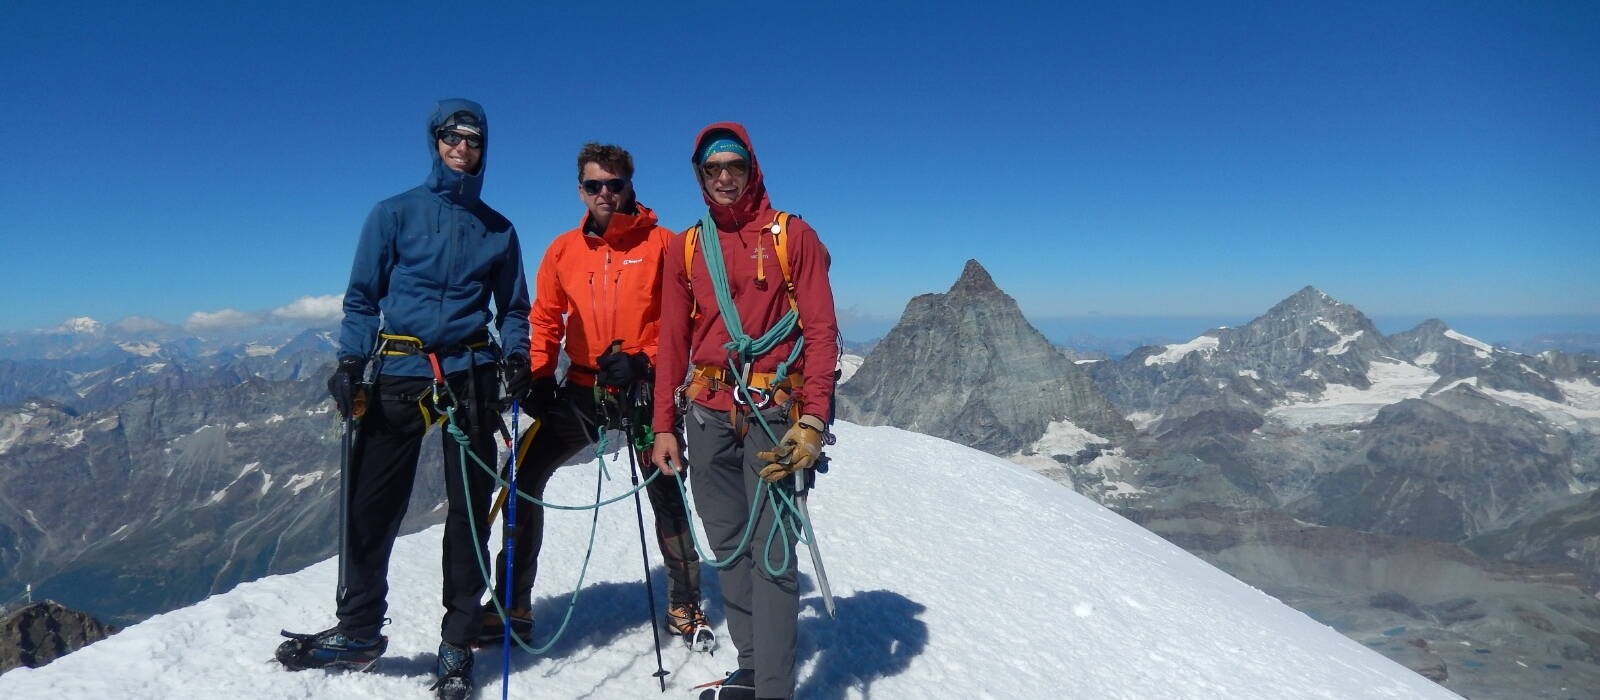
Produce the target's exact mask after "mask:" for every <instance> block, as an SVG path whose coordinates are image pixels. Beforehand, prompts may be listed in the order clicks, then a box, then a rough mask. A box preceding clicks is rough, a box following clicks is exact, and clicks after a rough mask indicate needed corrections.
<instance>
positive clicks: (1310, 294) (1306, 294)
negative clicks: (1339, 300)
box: [1289, 284, 1333, 304]
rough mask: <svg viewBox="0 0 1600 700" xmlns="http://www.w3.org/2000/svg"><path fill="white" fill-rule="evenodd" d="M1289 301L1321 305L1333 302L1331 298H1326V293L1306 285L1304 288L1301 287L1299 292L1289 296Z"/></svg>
mask: <svg viewBox="0 0 1600 700" xmlns="http://www.w3.org/2000/svg"><path fill="white" fill-rule="evenodd" d="M1289 301H1301V302H1311V301H1314V302H1321V303H1324V304H1327V303H1330V302H1333V297H1330V296H1328V293H1327V292H1324V291H1322V290H1320V289H1317V288H1316V287H1313V286H1311V285H1309V284H1308V285H1306V286H1304V287H1301V288H1300V291H1298V292H1295V293H1294V294H1292V295H1290V297H1289Z"/></svg>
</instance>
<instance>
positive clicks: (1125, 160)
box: [0, 2, 1600, 331]
mask: <svg viewBox="0 0 1600 700" xmlns="http://www.w3.org/2000/svg"><path fill="white" fill-rule="evenodd" d="M1327 4H1328V3H1310V4H1299V3H1258V4H1243V3H1184V2H1175V3H1165V2H1163V3H1115V4H1112V3H1104V4H1096V5H1092V6H1085V7H1079V6H1073V5H1071V4H1068V5H1065V6H1061V5H1056V4H1050V5H1040V6H1036V7H1032V8H1030V7H1029V6H1026V5H1024V4H1010V3H1008V4H1004V5H1000V6H993V7H992V8H991V7H985V6H981V5H980V4H978V3H960V4H959V5H957V6H954V7H944V6H941V5H939V4H937V3H904V4H895V5H889V6H879V5H876V4H873V3H841V4H833V3H788V4H785V5H783V6H780V7H772V8H767V9H746V8H744V7H742V6H741V7H740V9H739V10H738V11H736V12H733V13H729V12H727V11H726V9H721V8H722V7H723V6H712V5H709V4H692V5H691V4H683V3H638V4H635V3H630V2H611V3H583V4H576V3H566V4H559V5H553V6H551V7H542V6H536V5H538V4H535V3H518V4H516V7H515V9H509V8H501V9H481V8H472V7H469V6H467V5H465V4H460V5H456V4H440V3H426V4H423V3H387V2H384V3H365V4H354V3H350V4H346V3H335V4H328V3H315V4H313V3H306V4H290V3H261V4H260V5H259V6H247V5H242V4H241V5H239V6H235V5H234V4H232V3H215V2H208V3H193V4H191V5H190V6H188V7H184V6H182V5H183V4H182V3H162V4H159V5H156V6H142V5H143V4H134V3H114V4H112V3H107V4H103V5H97V4H95V3H85V4H82V5H78V6H75V7H71V8H61V7H56V6H55V5H54V4H45V3H33V2H26V3H20V4H18V3H9V4H8V8H7V10H6V15H7V21H6V22H4V23H3V24H0V64H3V65H5V66H6V67H7V70H5V71H3V72H0V94H3V95H4V96H5V97H4V99H5V102H6V106H7V110H6V111H7V112H8V113H10V114H11V115H13V119H12V120H11V126H12V129H11V131H10V133H11V135H12V138H13V143H12V144H11V145H10V146H8V147H7V148H6V152H7V157H6V159H5V160H6V167H4V168H0V212H3V213H4V216H0V247H3V250H4V252H5V254H4V256H3V257H4V259H5V260H6V262H7V264H6V272H7V275H6V276H7V277H8V280H7V284H6V285H5V291H4V292H3V295H0V330H16V329H23V328H33V327H41V326H47V325H54V324H56V323H59V322H60V321H61V320H62V319H64V318H66V317H69V316H79V315H88V316H93V317H95V318H98V319H100V320H102V321H112V320H116V319H119V318H122V317H125V316H129V315H141V316H149V317H154V318H158V319H161V320H164V321H169V322H182V321H183V320H185V319H186V318H189V317H190V315H191V314H193V313H195V312H207V313H216V312H221V311H224V310H242V311H245V312H251V313H257V312H262V311H266V310H270V309H274V308H279V307H282V306H284V305H286V304H289V303H291V302H293V301H295V300H296V299H300V298H302V297H307V296H321V295H329V294H337V293H341V292H342V291H343V288H344V282H345V278H346V276H347V275H348V272H349V264H350V263H349V260H350V256H351V254H352V252H353V250H354V247H355V238H356V233H357V231H358V229H359V227H360V224H361V221H362V219H363V217H364V216H365V215H366V212H367V211H368V209H369V208H370V207H371V206H372V204H373V203H374V202H375V201H377V200H379V199H381V198H383V197H387V196H389V195H391V194H394V193H396V192H399V191H401V190H403V189H406V188H408V187H411V186H413V185H415V184H417V183H418V182H420V181H421V179H422V177H423V176H424V174H425V172H426V169H427V163H428V160H427V153H426V151H425V146H424V143H423V138H424V137H423V136H422V121H423V119H424V117H425V115H426V114H427V113H428V112H429V111H430V109H431V107H432V104H433V101H434V100H435V99H437V98H441V97H449V96H463V97H469V98H472V99H476V100H478V101H480V102H482V103H483V104H484V105H485V107H486V108H487V109H488V111H489V117H490V122H491V125H492V126H491V128H492V132H493V144H492V146H491V150H490V155H489V159H490V160H489V170H488V180H487V184H486V187H485V191H484V196H485V199H487V200H488V201H489V202H490V203H491V204H493V205H494V206H495V207H496V208H498V209H499V210H501V211H502V212H504V213H505V214H506V215H507V216H509V217H510V218H511V220H512V221H513V222H515V223H516V225H517V228H518V230H519V232H520V234H521V236H522V240H523V245H524V248H525V249H526V251H527V264H528V265H529V266H530V267H531V266H534V265H536V264H537V262H538V257H539V254H540V252H541V251H542V250H543V248H544V246H545V245H546V244H547V242H548V241H549V239H550V238H551V237H552V236H553V235H555V234H556V233H559V232H560V231H563V230H565V229H567V228H570V227H572V226H574V225H576V223H577V222H578V220H579V217H580V214H581V211H582V210H581V205H580V204H579V202H578V200H577V197H576V194H575V191H574V187H575V167H574V163H573V160H574V157H575V154H576V151H577V149H578V147H579V146H580V145H581V144H583V143H584V142H585V141H589V140H599V141H609V142H615V143H618V144H620V145H622V146H624V147H626V148H629V149H630V150H632V151H633V153H634V155H635V158H636V160H637V162H638V166H639V168H638V173H637V174H636V176H635V181H636V184H637V188H638V190H639V192H640V195H641V200H642V201H643V202H644V203H645V204H647V205H649V206H651V207H653V208H655V209H656V210H657V211H658V212H660V213H661V214H662V216H663V219H664V221H665V222H666V223H668V224H669V225H671V226H673V227H674V228H682V227H683V226H684V225H686V224H688V223H689V222H691V221H692V220H693V219H694V218H696V217H697V216H698V214H699V212H700V211H701V210H702V208H703V205H702V203H701V200H700V197H699V195H698V193H697V191H696V189H695V185H694V182H693V180H692V178H691V175H690V170H689V168H688V164H687V162H686V161H687V156H688V150H689V148H690V147H691V144H690V141H691V140H692V138H693V136H694V134H695V132H696V130H697V129H698V128H699V127H701V126H702V125H704V124H706V123H708V122H711V121H716V120H723V119H731V120H736V121H741V122H744V123H745V124H746V125H747V126H748V127H749V128H750V131H751V134H752V137H753V139H754V140H755V142H756V147H757V150H758V151H759V153H760V154H761V157H762V162H763V165H764V166H765V168H766V171H767V181H768V183H769V188H770V190H771V192H772V195H773V200H774V203H775V204H777V205H778V206H780V207H782V208H785V209H788V210H791V211H796V212H799V213H801V214H803V215H804V216H805V217H806V219H807V220H808V221H810V222H812V223H813V225H815V226H816V228H817V229H818V230H819V231H820V232H821V234H822V236H823V239H824V241H825V242H826V243H827V244H828V246H829V248H830V249H831V251H832V253H833V258H834V265H833V280H834V285H835V289H836V295H837V299H838V303H839V306H840V307H841V310H842V311H843V312H844V314H845V316H846V319H847V322H848V323H851V324H858V323H859V324H862V325H861V327H866V326H867V325H870V324H871V323H879V324H882V323H885V322H887V321H886V319H887V320H892V319H893V318H894V317H896V316H898V314H899V313H900V311H901V310H902V309H903V307H904V305H905V302H906V301H907V300H908V299H909V298H910V297H911V296H913V295H916V294H920V293H924V292H929V291H943V290H944V289H945V288H947V287H948V286H949V284H950V283H951V282H952V281H953V280H954V278H955V277H956V275H957V274H959V272H960V270H961V267H962V264H963V262H964V261H965V260H966V259H967V258H969V257H970V258H977V259H979V260H980V261H982V262H983V263H984V264H985V265H986V266H987V267H988V268H989V270H990V271H991V273H992V274H993V276H994V277H995V280H996V281H997V282H998V283H999V284H1000V285H1001V286H1002V287H1003V288H1004V289H1005V290H1007V291H1008V292H1010V293H1011V294H1012V295H1013V296H1015V297H1016V298H1017V299H1018V301H1019V302H1020V303H1021V305H1022V307H1023V309H1024V311H1026V312H1027V313H1028V314H1029V315H1030V316H1031V317H1036V318H1044V317H1068V318H1091V319H1092V318H1094V317H1118V318H1122V317H1128V316H1160V317H1187V316H1193V317H1208V318H1237V317H1243V318H1248V317H1250V316H1252V315H1254V314H1257V313H1260V312H1261V311H1264V310H1265V309H1266V308H1267V307H1269V306H1271V305H1272V304H1273V303H1275V302H1277V301H1278V300H1280V299H1282V298H1283V297H1285V296H1288V295H1289V294H1292V293H1293V292H1294V291H1296V290H1297V289H1299V288H1300V287H1302V286H1304V285H1307V284H1312V285H1315V286H1317V287H1318V288H1320V289H1322V290H1324V291H1326V292H1328V293H1329V294H1332V295H1333V296H1335V297H1337V298H1339V299H1341V300H1343V301H1346V302H1349V303H1352V304H1355V305H1356V306H1357V307H1359V308H1361V309H1362V310H1364V311H1366V312H1367V313H1369V314H1371V315H1374V316H1389V317H1405V316H1416V317H1419V318H1420V317H1426V316H1441V317H1444V318H1445V319H1447V320H1449V319H1450V318H1451V317H1452V316H1457V317H1464V316H1517V315H1554V314H1561V315H1567V316H1571V315H1580V316H1581V315H1589V316H1600V281H1597V278H1600V274H1596V271H1597V270H1600V4H1595V3H1543V4H1541V6H1539V7H1523V6H1520V5H1519V6H1513V5H1511V4H1507V3H1467V2H1441V3H1424V2H1399V3H1332V5H1336V7H1332V8H1329V7H1323V6H1322V5H1327ZM507 5H511V4H509V3H508V4H507ZM524 5H526V6H525V7H524ZM1000 8H1004V9H1000ZM848 327H849V326H847V328H848ZM1203 327H1204V326H1203V325H1202V326H1201V327H1199V328H1196V329H1195V330H1196V331H1198V330H1202V329H1203Z"/></svg>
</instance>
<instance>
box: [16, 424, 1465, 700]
mask: <svg viewBox="0 0 1600 700" xmlns="http://www.w3.org/2000/svg"><path fill="white" fill-rule="evenodd" d="M837 432H838V435H839V444H838V445H837V446H836V447H834V448H831V449H830V453H831V454H832V455H833V457H834V466H833V470H832V471H831V472H830V473H829V474H827V475H825V476H823V477H821V485H820V487H819V490H818V491H817V492H816V494H815V496H814V497H813V499H812V510H813V515H814V517H815V520H816V526H817V529H818V531H819V533H820V536H821V538H822V552H823V554H824V555H825V557H826V563H827V565H828V570H829V574H830V575H831V577H832V582H833V590H834V593H835V595H836V596H837V599H838V605H839V617H838V619H837V620H830V619H828V618H827V617H826V616H825V615H824V614H823V613H822V606H821V600H820V598H819V594H818V592H817V590H816V589H815V586H814V585H812V581H811V579H810V573H811V572H810V563H809V561H807V562H806V564H805V565H804V567H803V568H802V571H803V572H804V575H803V576H802V598H801V604H802V619H801V621H800V635H801V639H800V646H799V651H798V664H799V675H800V688H799V697H802V698H847V697H877V698H1095V699H1101V698H1128V699H1134V698H1138V699H1144V698H1230V699H1241V698H1263V699H1266V698H1271V699H1279V698H1300V699H1306V698H1341V699H1346V698H1429V697H1437V698H1445V697H1455V696H1454V695H1452V694H1451V693H1450V692H1449V691H1447V690H1445V689H1444V688H1442V687H1440V686H1437V685H1435V684H1433V683H1432V682H1429V681H1427V680H1426V679H1424V678H1422V677H1421V676H1418V675H1416V674H1414V673H1412V672H1410V671H1408V670H1406V669H1404V668H1402V667H1400V666H1398V665H1396V664H1394V663H1392V662H1390V661H1388V660H1387V659H1385V658H1384V657H1382V656H1380V655H1379V654H1377V653H1376V652H1373V651H1371V650H1369V649H1366V648H1365V647H1362V646H1361V645H1359V644H1357V643H1355V642H1352V641H1350V640H1348V639H1346V638H1345V637H1343V636H1341V635H1339V634H1338V633H1337V632H1334V631H1333V630H1332V629H1330V628H1328V627H1325V626H1323V625H1321V624H1318V623H1316V622H1314V621H1312V620H1311V619H1310V618H1307V617H1306V616H1305V615H1302V614H1301V613H1298V612H1295V611H1294V610H1292V609H1290V608H1288V607H1286V606H1284V605H1283V604H1281V603H1279V602H1278V601H1276V600H1274V599H1272V598H1270V597H1268V596H1267V595H1265V594H1263V593H1261V592H1259V591H1257V590H1255V589H1253V588H1250V587H1249V586H1246V585H1244V584H1242V583H1240V582H1238V581H1236V580H1234V579H1232V578H1230V577H1229V576H1227V575H1226V574H1223V573H1222V572H1221V571H1219V570H1217V569H1214V568H1212V567H1211V566H1209V565H1207V564H1205V563H1203V562H1201V561H1200V560H1199V559H1197V558H1195V557H1193V556H1191V555H1189V554H1187V553H1185V552H1184V551H1182V550H1181V549H1179V548H1177V547H1175V546H1172V545H1170V544H1168V543H1166V542H1165V541H1163V540H1161V539H1159V538H1157V537H1156V536H1155V535H1152V534H1150V533H1148V532H1146V531H1145V530H1142V529H1140V528H1139V527H1137V526H1135V525H1134V524H1132V523H1130V522H1128V521H1127V520H1125V519H1123V518H1121V517H1120V516H1118V515H1116V514H1114V513H1112V512H1111V511H1108V510H1106V509H1104V508H1101V507H1100V506H1098V505H1096V504H1094V503H1093V502H1092V501H1090V500H1088V499H1086V498H1084V497H1082V496H1080V495H1078V494H1076V493H1074V492H1072V491H1071V490H1069V489H1067V488H1063V487H1061V486H1059V485H1057V484H1055V483H1052V482H1050V481H1049V480H1047V479H1045V478H1044V477H1042V476H1039V475H1037V474H1034V473H1032V472H1030V471H1029V470H1027V469H1025V468H1023V467H1021V466H1018V465H1014V464H1011V463H1009V462H1007V461H1005V460H1003V459H1000V458H997V457H993V456H991V455H988V454H984V453H982V452H978V451H976V450H972V449H968V448H966V447H962V446H960V445H956V444H953V443H950V442H946V441H943V440H939V439H937V438H932V437H927V436H923V435H918V434H914V433H909V432H905V431H902V430H898V429H895V428H888V427H877V428H862V427H858V426H855V425H850V424H840V425H838V426H837ZM595 473H596V470H594V469H593V468H591V467H586V466H577V467H568V468H566V469H564V470H562V472H561V473H560V474H558V475H557V476H556V478H555V479H554V480H553V481H552V483H551V485H550V490H549V494H548V495H549V497H550V498H551V499H552V500H554V501H558V502H566V503H576V502H582V501H585V500H591V501H592V498H593V493H594V474H595ZM612 473H613V474H620V472H618V471H617V470H615V469H613V472H612ZM436 474H437V472H434V473H433V475H435V477H436ZM626 483H627V480H626V478H625V477H619V478H618V479H617V480H615V481H612V482H610V483H608V484H606V486H605V491H606V492H608V493H616V492H619V491H621V490H623V489H624V488H625V487H624V484H626ZM645 511H646V512H647V513H648V511H649V509H648V508H646V509H645ZM548 523H549V524H548V528H549V534H548V538H547V540H546V543H545V550H544V555H543V561H542V565H541V567H540V568H541V570H542V573H541V576H542V578H541V581H540V584H539V588H538V590H537V596H536V597H537V598H538V602H537V603H536V605H535V608H536V609H535V615H536V617H537V618H538V619H539V621H540V625H539V630H538V631H537V632H536V634H535V636H536V638H537V641H538V642H540V643H542V642H544V641H545V640H546V638H547V635H549V634H550V633H551V632H553V631H554V628H555V626H556V624H558V621H559V618H560V616H561V613H562V611H563V610H564V609H565V598H566V595H567V593H568V592H569V589H570V587H571V586H572V584H573V582H574V580H575V578H576V575H577V570H578V566H579V564H580V562H581V559H582V556H583V551H584V544H585V542H586V538H587V534H588V529H587V528H588V524H589V517H588V516H587V515H582V514H574V513H567V512H562V513H552V514H551V515H550V516H549V519H548ZM439 538H440V532H439V530H438V529H432V530H428V531H425V532H422V533H419V534H416V535H412V536H409V537H405V538H402V539H401V540H400V542H399V543H398V544H397V547H396V554H395V559H394V563H393V566H392V570H391V581H392V585H393V589H392V591H391V594H390V608H389V616H390V617H391V618H393V620H394V622H393V624H391V625H390V626H389V627H387V628H386V633H387V634H388V635H389V637H390V644H389V653H388V656H387V657H386V658H385V660H384V661H383V663H381V664H380V666H379V667H378V669H377V670H376V671H375V672H373V673H367V674H351V673H324V672H319V671H306V672H299V673H291V672H288V671H284V670H282V669H280V668H279V667H278V666H277V665H276V664H274V663H271V662H269V661H268V659H270V658H271V655H272V650H273V648H274V647H275V646H276V645H277V644H278V642H279V641H280V640H279V638H278V637H277V630H278V629H279V628H280V627H289V628H292V629H295V630H300V631H315V630H317V629H320V628H322V627H326V626H328V625H329V624H331V621H332V619H333V615H332V594H333V588H334V579H335V575H336V572H335V566H334V562H332V561H325V562H322V563H320V564H316V565H314V566H311V567H309V568H307V569H305V570H303V571H300V572H298V573H294V574H289V575H284V576H273V577H268V578H265V579H262V580H259V581H255V582H251V583H246V584H243V585H240V586H239V587H237V588H236V589H234V590H233V591H231V592H229V593H226V594H222V595H217V596H213V597H211V598H209V599H207V600H205V601H202V602H200V603H198V604H196V605H194V606H192V607H189V608H184V609H181V610H177V611H174V612H171V613H167V614H164V615H159V616H156V617H153V618H151V619H149V620H147V621H145V622H143V623H140V624H138V625H134V626H132V627H130V628H128V629H127V630H125V631H123V632H122V633H120V634H118V635H116V636H114V637H112V638H110V639H107V640H105V641H103V642H100V643H98V644H95V645H92V646H90V647H88V648H86V649H84V650H82V651H79V652H77V653H74V654H71V655H69V656H67V657H65V658H63V659H61V660H59V661H56V662H55V663H53V664H51V665H49V666H46V667H44V668H41V669H26V668H23V669H17V670H15V671H12V672H10V673H7V674H5V675H4V676H0V697H6V698H41V697H115V698H170V697H227V698H229V699H230V700H249V699H252V698H308V697H318V698H321V697H338V698H405V697H413V698H424V697H428V696H429V694H428V693H427V691H426V688H427V686H428V684H429V683H430V682H431V669H432V663H433V650H434V648H435V647H436V645H437V641H438V637H437V629H438V616H439V612H440V608H439V603H438V598H439V580H440V574H439V571H438V561H439V554H438V551H439ZM638 542H639V539H638V532H637V531H636V529H635V524H634V513H633V508H632V507H629V506H626V505H620V504H619V506H618V507H612V508H608V509H606V510H604V511H603V512H602V514H601V516H600V534H599V540H598V543H597V545H596V547H595V552H594V559H593V562H592V563H591V566H590V576H589V580H588V581H587V582H586V583H585V584H584V589H583V592H582V594H581V596H580V599H579V608H578V611H577V613H576V614H575V615H574V619H573V622H572V630H571V631H570V632H569V633H568V635H567V636H566V637H564V638H563V639H562V640H561V641H560V643H559V644H557V645H556V647H555V648H554V650H553V652H552V654H551V655H550V656H548V657H528V656H525V655H522V654H520V652H519V653H518V655H517V656H516V657H515V659H514V661H513V671H512V676H511V688H510V694H511V697H522V698H531V697H540V698H658V697H663V696H662V695H661V693H660V692H659V690H658V688H657V686H656V683H655V681H654V679H652V678H651V676H650V673H651V672H652V671H653V670H654V668H655V661H654V654H653V652H652V650H651V635H650V630H649V627H648V623H647V620H646V615H645V610H644V608H645V603H644V601H643V591H642V587H641V586H640V584H639V581H640V579H641V572H640V569H641V563H640V555H639V549H638V547H639V544H638ZM650 559H651V561H652V563H653V565H654V566H655V568H654V570H653V575H654V576H655V580H656V586H657V588H658V595H657V600H661V594H660V593H659V589H661V588H662V587H663V586H664V584H663V582H662V579H661V569H660V567H659V565H658V564H654V563H655V562H658V561H659V558H658V557H657V555H656V554H655V553H654V551H652V553H651V555H650ZM706 584H707V585H706V587H707V593H708V594H710V597H711V605H710V607H709V612H710V614H711V617H712V620H713V622H715V623H716V624H717V625H718V626H719V632H725V630H721V625H722V610H721V607H720V603H719V602H718V597H717V596H716V595H715V594H716V587H715V584H716V577H715V576H710V575H708V576H707V577H706ZM663 655H664V657H665V662H666V666H667V668H668V670H670V671H672V675H671V676H669V677H668V688H667V690H668V693H667V697H689V691H688V688H689V686H691V685H693V684H696V683H700V682H704V681H708V680H713V679H715V678H719V677H720V676H721V674H722V672H724V671H726V670H728V669H729V668H730V667H731V666H732V665H733V664H734V663H735V654H734V651H733V649H732V648H731V645H728V646H725V647H724V648H723V650H722V651H720V652H718V653H717V654H716V656H714V657H713V656H709V655H703V654H702V655H695V654H692V653H690V652H688V651H687V650H685V649H683V648H681V647H678V646H668V647H666V648H665V649H664V651H663ZM477 678H478V680H479V682H480V684H481V686H482V691H481V693H480V695H481V696H482V697H486V698H487V697H498V696H499V694H500V690H501V689H500V650H499V648H492V649H489V650H485V651H480V652H479V654H478V669H477Z"/></svg>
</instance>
